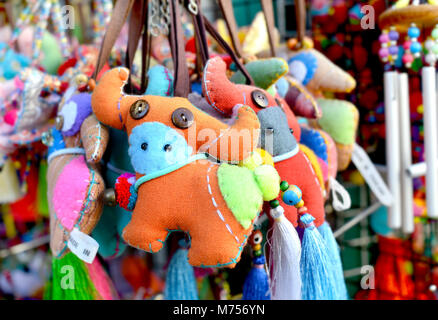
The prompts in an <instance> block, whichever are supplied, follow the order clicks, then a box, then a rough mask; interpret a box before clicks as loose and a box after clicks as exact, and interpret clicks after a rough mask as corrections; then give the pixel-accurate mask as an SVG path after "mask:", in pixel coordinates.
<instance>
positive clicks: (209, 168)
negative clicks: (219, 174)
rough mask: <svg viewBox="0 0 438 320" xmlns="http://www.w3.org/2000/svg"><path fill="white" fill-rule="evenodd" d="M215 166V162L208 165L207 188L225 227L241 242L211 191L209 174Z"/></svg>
mask: <svg viewBox="0 0 438 320" xmlns="http://www.w3.org/2000/svg"><path fill="white" fill-rule="evenodd" d="M213 166H214V165H213V164H212V165H210V167H208V170H207V189H208V193H209V194H210V196H211V202H212V203H213V206H214V207H215V208H216V213H217V215H218V216H219V219H221V220H222V222H223V223H225V227H226V228H227V230H228V232H229V233H231V235H232V236H233V237H234V239H235V240H236V242H237V243H240V241H239V238H237V236H236V235H235V234H234V233H233V231H232V230H231V227H230V225H229V224H228V223H227V222H226V221H225V218H224V216H223V215H222V213H221V212H220V210H219V208H218V205H217V203H216V201H215V199H214V197H213V193H212V192H211V186H210V176H209V173H210V171H211V168H212V167H213Z"/></svg>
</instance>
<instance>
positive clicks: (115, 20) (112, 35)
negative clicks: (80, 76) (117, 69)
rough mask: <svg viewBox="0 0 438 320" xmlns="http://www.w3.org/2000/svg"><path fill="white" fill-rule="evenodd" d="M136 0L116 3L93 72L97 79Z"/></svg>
mask: <svg viewBox="0 0 438 320" xmlns="http://www.w3.org/2000/svg"><path fill="white" fill-rule="evenodd" d="M134 1H135V0H118V1H116V5H115V7H114V9H113V13H112V15H111V20H110V22H109V24H108V28H107V30H106V32H105V35H104V37H103V40H102V44H101V47H100V51H99V56H98V58H97V63H96V69H95V70H94V73H93V79H95V80H96V78H97V75H98V74H99V72H100V70H102V68H103V66H104V65H105V63H106V62H107V61H108V58H109V56H110V54H111V50H112V48H113V46H114V43H115V42H116V40H117V37H118V36H119V34H120V31H121V30H122V27H123V24H124V23H125V21H126V18H127V17H128V14H129V12H130V11H131V8H132V6H133V4H134Z"/></svg>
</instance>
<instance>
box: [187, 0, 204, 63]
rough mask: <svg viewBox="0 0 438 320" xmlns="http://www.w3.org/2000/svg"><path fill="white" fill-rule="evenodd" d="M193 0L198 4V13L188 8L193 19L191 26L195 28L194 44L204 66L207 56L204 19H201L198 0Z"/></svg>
mask: <svg viewBox="0 0 438 320" xmlns="http://www.w3.org/2000/svg"><path fill="white" fill-rule="evenodd" d="M195 1H196V5H197V6H198V13H197V14H193V13H192V11H190V10H189V12H190V13H191V15H192V19H193V26H194V29H195V36H196V45H197V49H198V50H199V53H200V57H201V63H202V66H205V64H206V63H207V60H208V57H209V53H208V42H207V35H206V33H205V25H204V20H203V19H202V16H203V15H202V11H201V4H200V2H199V0H195Z"/></svg>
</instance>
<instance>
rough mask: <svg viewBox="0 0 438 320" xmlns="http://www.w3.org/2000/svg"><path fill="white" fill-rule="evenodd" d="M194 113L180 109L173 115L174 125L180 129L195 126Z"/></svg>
mask: <svg viewBox="0 0 438 320" xmlns="http://www.w3.org/2000/svg"><path fill="white" fill-rule="evenodd" d="M193 120H194V117H193V113H192V112H191V111H190V110H189V109H186V108H178V109H176V110H175V111H174V112H173V113H172V122H173V124H174V125H175V126H176V127H177V128H180V129H187V128H188V127H190V126H191V125H192V124H193Z"/></svg>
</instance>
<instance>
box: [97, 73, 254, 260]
mask: <svg viewBox="0 0 438 320" xmlns="http://www.w3.org/2000/svg"><path fill="white" fill-rule="evenodd" d="M128 72H129V71H128V70H127V69H124V68H116V69H112V70H110V71H109V72H107V73H106V74H105V75H104V76H103V77H102V78H101V80H100V82H99V83H98V84H97V86H96V88H95V89H94V92H93V96H92V107H93V111H94V113H95V114H96V116H97V118H98V119H99V120H100V121H102V122H103V123H105V124H107V125H109V126H112V127H114V128H116V129H124V130H126V132H127V134H128V137H129V140H130V145H131V147H133V148H137V149H136V150H132V151H131V152H130V154H131V155H134V158H135V153H136V152H140V151H138V147H139V149H140V150H143V149H146V150H147V149H148V148H149V142H150V141H149V140H148V141H147V143H148V145H143V143H144V141H143V142H142V141H141V140H139V141H132V142H131V137H133V138H134V140H135V139H136V138H135V136H138V137H140V136H141V137H142V138H144V139H150V137H146V136H142V134H143V133H144V132H142V133H138V134H137V130H139V131H143V130H142V128H146V129H148V128H152V127H155V125H153V124H154V123H159V124H160V125H159V126H158V127H160V128H161V131H160V132H158V131H157V132H154V133H155V138H154V140H155V141H156V146H155V147H156V149H157V150H161V149H162V148H164V147H166V145H167V144H169V143H168V142H169V141H167V140H166V139H167V137H166V135H167V134H168V133H169V132H171V135H173V134H174V131H175V132H178V134H179V135H180V136H181V137H182V138H183V140H185V142H186V143H185V146H186V147H187V149H186V150H190V149H189V148H191V151H192V153H199V152H208V153H209V154H210V155H211V156H212V157H214V158H216V159H220V160H225V161H236V162H238V161H240V160H243V159H244V158H246V157H247V156H248V155H249V154H250V153H251V152H252V151H253V150H254V149H255V146H256V144H257V142H258V139H259V133H258V130H253V129H259V126H260V124H259V121H258V119H257V116H256V115H255V113H254V112H253V111H252V110H251V109H250V108H248V107H245V106H241V107H239V108H238V109H237V110H236V114H237V116H236V118H235V121H234V122H233V124H232V125H231V126H228V125H227V124H225V123H223V122H221V121H219V120H217V119H214V118H212V117H211V116H210V115H208V114H207V113H204V112H202V111H201V110H199V109H197V108H196V107H194V106H193V105H192V104H191V103H190V102H189V101H188V100H187V99H184V98H169V97H160V96H149V95H147V96H142V97H141V96H130V95H127V94H125V93H124V92H123V90H121V89H122V87H123V86H124V83H125V82H126V80H127V78H128ZM139 99H143V100H145V101H146V103H147V104H148V106H149V111H148V112H147V114H146V115H145V116H144V117H142V118H141V119H138V120H136V119H134V118H132V117H131V115H130V112H129V109H130V107H131V105H132V104H133V103H134V102H136V101H137V100H139ZM178 108H185V109H186V110H185V112H186V113H187V112H189V113H191V114H192V115H193V124H192V125H191V126H190V127H189V128H187V129H180V128H177V127H176V125H175V124H174V123H173V121H172V114H173V112H174V111H175V110H176V109H178ZM187 114H188V113H187ZM169 128H171V130H174V131H169ZM233 129H234V130H233ZM240 129H246V130H249V132H250V136H249V143H248V141H246V142H245V141H243V137H238V136H236V132H237V133H238V132H239V130H240ZM202 130H208V131H209V132H210V133H211V134H214V137H211V136H210V137H209V136H205V135H204V136H202V134H203V132H205V131H202ZM236 130H237V131H236ZM236 137H237V138H238V140H237V141H238V143H239V150H238V152H233V150H232V149H233V148H232V143H231V142H232V141H233V140H234V143H236ZM212 138H213V139H212ZM175 141H177V142H178V141H180V138H177V139H176V140H175ZM140 142H141V143H140ZM151 143H152V142H151ZM171 143H173V142H171ZM138 144H139V145H138ZM177 144H178V146H180V145H181V144H179V142H178V143H177ZM142 145H143V147H142ZM159 147H160V148H159ZM151 148H154V144H153V143H152V144H151ZM166 148H168V147H166ZM177 149H178V148H177ZM143 151H144V150H143ZM160 152H161V151H160ZM134 158H133V159H131V160H133V163H132V164H133V167H134V168H136V169H137V168H140V170H143V169H144V170H145V171H144V172H146V171H147V168H142V165H141V164H139V163H137V161H136V160H135V159H134ZM218 167H219V166H218V165H217V164H216V163H215V162H211V161H208V160H202V161H201V160H199V161H196V162H192V163H190V164H188V165H186V166H184V167H182V168H180V169H178V170H176V171H173V172H171V173H168V174H166V175H163V176H161V177H158V178H155V179H152V180H150V181H148V182H146V183H143V184H142V185H141V186H140V187H139V189H138V200H137V202H136V205H135V208H134V211H133V213H132V218H131V220H130V222H129V223H128V225H127V226H126V227H125V228H124V230H123V235H122V236H123V239H124V240H125V241H126V242H127V243H128V244H129V245H131V246H134V247H136V248H139V249H142V250H145V251H148V252H157V251H159V250H160V249H161V248H162V247H163V245H164V242H165V240H166V238H167V236H168V235H169V233H170V232H172V231H184V232H186V233H187V234H188V235H189V237H190V238H191V247H190V249H189V251H188V259H189V263H190V264H192V265H194V266H201V267H234V265H235V264H236V263H237V262H238V261H239V259H240V254H241V252H242V250H243V247H244V246H245V243H246V241H247V238H248V236H249V234H250V233H251V231H252V221H251V225H250V226H248V228H244V227H243V226H242V225H241V224H240V223H239V221H238V220H237V219H236V218H235V216H234V215H233V213H232V211H231V210H230V208H229V207H228V205H227V203H226V201H225V199H224V197H223V196H222V193H221V190H220V187H219V182H218V173H217V171H218ZM149 169H150V168H149ZM148 173H151V172H148ZM141 176H142V174H141V173H139V172H137V174H136V177H137V179H138V178H140V177H141ZM247 196H248V197H251V196H252V195H247ZM259 197H260V198H261V197H262V196H261V194H259ZM242 201H243V200H242ZM260 203H261V201H260ZM260 209H261V207H260V208H259V210H260ZM170 213H171V214H170Z"/></svg>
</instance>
